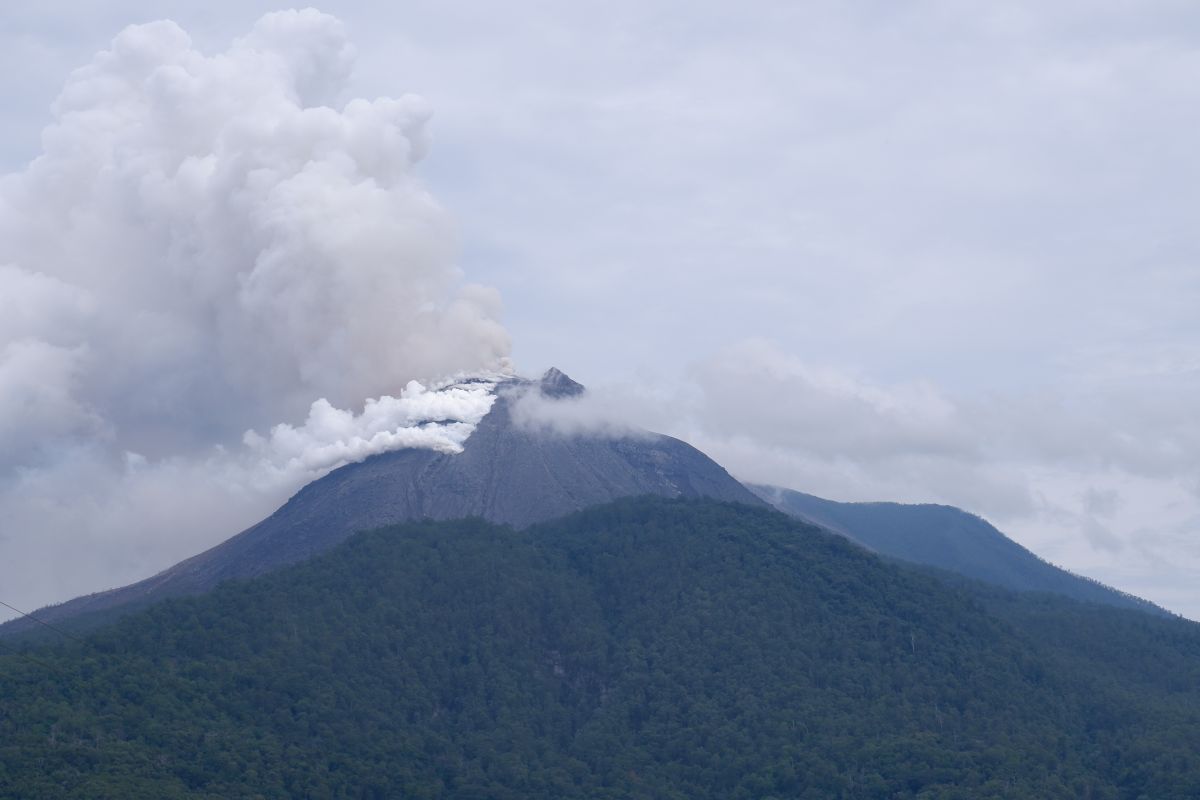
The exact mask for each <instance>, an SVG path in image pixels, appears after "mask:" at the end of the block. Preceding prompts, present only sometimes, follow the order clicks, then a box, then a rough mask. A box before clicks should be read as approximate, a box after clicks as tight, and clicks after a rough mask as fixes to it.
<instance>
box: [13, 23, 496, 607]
mask: <svg viewBox="0 0 1200 800" xmlns="http://www.w3.org/2000/svg"><path fill="white" fill-rule="evenodd" d="M353 61H354V52H353V49H352V47H351V45H350V44H349V43H348V41H347V39H346V36H345V33H344V31H343V28H342V26H341V24H340V23H339V22H338V21H337V20H336V19H334V18H332V17H329V16H326V15H323V14H320V13H318V12H316V11H312V10H306V11H288V12H280V13H276V14H269V15H267V16H265V17H263V18H262V19H261V20H260V21H259V22H258V23H257V24H256V25H255V26H254V28H253V30H251V32H250V33H249V34H248V35H247V36H245V37H244V38H241V39H238V40H236V41H234V42H233V43H232V45H230V46H229V48H228V49H226V50H225V51H224V52H221V53H217V54H212V55H206V54H204V53H201V52H199V51H197V50H196V49H195V48H194V47H193V46H192V43H191V41H190V39H189V37H188V35H187V34H186V33H185V32H184V31H183V30H182V29H180V28H179V26H177V25H176V24H175V23H173V22H167V21H164V22H156V23H151V24H148V25H139V26H135V27H131V28H128V29H126V30H125V31H123V32H122V33H121V34H120V35H118V36H117V37H116V39H114V40H113V43H112V46H111V48H110V49H108V50H106V51H104V52H101V53H99V54H98V55H96V57H95V58H94V59H93V61H92V62H91V63H90V64H88V65H87V66H85V67H83V68H81V69H79V70H76V71H75V72H74V73H73V74H72V75H71V76H70V78H69V79H68V80H67V83H66V86H65V88H64V89H63V91H62V93H61V95H60V97H59V98H58V100H57V102H56V103H55V105H54V107H53V120H52V122H51V124H50V125H49V126H48V127H47V128H46V129H45V131H44V133H43V136H42V152H41V154H40V155H39V156H38V157H37V158H36V159H34V160H33V161H32V162H31V163H30V164H29V165H28V166H27V167H26V168H25V169H24V170H23V171H21V172H18V173H15V174H11V175H7V176H4V177H3V178H0V547H2V548H3V553H4V554H5V558H4V559H2V560H0V586H4V587H5V594H6V596H7V597H6V599H10V598H11V599H12V600H19V601H20V602H24V603H25V604H26V605H38V604H41V603H44V602H47V601H51V600H56V599H65V597H67V596H69V595H73V594H77V593H80V592H83V591H88V590H94V589H98V588H102V587H104V586H109V585H114V584H118V583H122V582H125V581H127V580H131V579H134V578H137V577H140V576H141V575H144V574H146V573H147V572H149V571H152V570H153V569H156V568H160V567H162V566H165V565H166V564H167V563H169V562H170V561H172V560H174V559H177V558H180V557H184V556H187V555H189V554H191V553H192V552H195V551H196V550H197V549H199V548H200V547H202V546H205V545H208V544H212V543H213V542H214V541H216V540H219V539H220V538H223V537H224V536H226V535H229V534H232V533H234V532H236V530H237V529H238V528H239V527H241V526H243V525H246V524H249V523H251V522H253V521H255V520H256V519H257V518H259V517H261V516H262V515H264V514H265V513H267V512H269V511H270V510H271V509H272V507H273V506H274V505H275V504H276V503H278V502H279V501H280V500H281V499H282V498H283V497H286V495H287V493H289V492H291V491H293V490H295V489H296V488H298V486H299V485H301V484H303V483H304V482H306V481H307V480H310V479H312V478H313V477H316V476H318V475H320V474H322V473H323V472H325V471H327V470H329V469H331V468H333V467H336V466H338V465H340V464H343V463H346V462H348V461H353V460H358V459H361V458H364V457H366V456H367V455H370V454H372V453H376V452H381V451H383V450H388V449H394V448H398V447H427V448H432V449H436V450H440V451H443V452H454V451H456V450H458V449H460V448H461V445H462V442H463V440H464V439H465V438H466V437H467V436H468V435H469V434H470V431H471V430H472V429H473V427H474V425H475V424H476V423H477V422H478V421H479V419H480V418H481V417H482V416H483V414H485V413H486V412H487V410H488V408H489V407H490V405H491V402H492V395H491V393H490V392H491V389H492V388H493V384H492V383H459V384H452V385H440V386H435V387H434V388H433V389H426V388H425V387H424V386H423V385H421V384H419V383H415V382H412V383H410V381H414V379H418V378H420V379H426V380H427V379H429V378H436V377H438V376H442V375H449V374H464V375H465V374H471V375H477V374H485V375H492V376H495V375H497V374H498V373H499V372H503V371H504V370H506V369H507V357H508V354H509V349H510V348H509V339H508V335H507V333H506V332H505V330H504V328H503V327H502V326H501V324H500V322H499V312H500V302H499V296H498V294H497V293H496V292H495V291H494V290H491V289H488V288H485V287H481V286H474V285H468V284H465V283H464V282H463V277H462V275H461V274H460V272H459V270H458V269H457V268H456V267H455V265H454V262H453V255H454V237H453V233H452V230H451V226H450V224H449V221H448V219H447V217H446V215H445V213H444V212H443V211H442V209H441V208H440V207H439V206H438V204H437V203H436V202H435V201H434V200H433V199H432V198H431V196H430V195H429V194H428V192H427V191H426V190H425V189H424V188H423V187H422V185H421V183H420V182H419V181H418V180H417V178H416V176H415V174H414V169H415V167H416V165H417V163H418V162H419V161H420V160H421V158H422V157H423V156H424V155H425V153H426V151H427V150H428V147H429V136H428V133H427V130H426V123H427V121H428V118H429V113H430V112H429V109H428V107H427V105H426V103H425V102H424V101H423V100H422V99H421V98H419V97H415V96H412V95H404V96H402V97H400V98H399V99H389V98H382V99H377V100H373V101H368V100H362V99H348V101H347V99H346V98H343V97H342V93H343V92H344V87H345V85H346V80H347V78H348V76H349V75H350V72H351V69H352V66H353ZM365 398H378V399H374V400H366V402H365V407H364V406H363V405H362V404H363V403H364V399H365ZM314 400H316V401H315V402H314ZM359 407H362V411H361V412H359V413H356V412H355V411H353V410H351V409H355V408H359ZM306 412H307V415H308V416H307V419H305V421H304V422H303V423H301V424H299V425H291V424H287V423H286V422H284V423H280V421H281V420H285V421H286V420H299V419H302V418H304V415H305V413H306ZM271 426H274V427H271ZM248 430H258V431H267V432H266V433H264V434H259V433H246V431H248Z"/></svg>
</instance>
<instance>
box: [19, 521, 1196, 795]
mask: <svg viewBox="0 0 1200 800" xmlns="http://www.w3.org/2000/svg"><path fill="white" fill-rule="evenodd" d="M1081 620H1082V621H1083V622H1084V623H1086V624H1080V621H1081ZM1131 648H1133V649H1136V650H1137V652H1136V653H1130V652H1123V651H1128V650H1129V649H1131ZM1198 667H1200V628H1198V626H1196V625H1193V624H1191V623H1187V622H1185V621H1182V620H1176V619H1163V618H1157V617H1153V616H1150V615H1146V614H1140V613H1126V612H1121V611H1118V610H1107V611H1106V612H1105V613H1098V610H1097V609H1095V608H1094V607H1087V606H1079V605H1077V604H1074V603H1071V602H1070V601H1066V600H1063V601H1054V600H1052V599H1047V598H1044V597H1040V598H1032V599H1029V598H1022V597H1020V596H1018V595H1010V594H1005V593H1000V592H991V593H989V592H982V593H979V592H973V591H971V590H970V589H969V588H956V587H952V586H948V585H946V584H944V583H942V582H940V581H938V580H935V579H933V578H930V577H928V576H925V575H922V574H918V573H916V572H914V571H912V570H910V569H908V568H906V567H903V566H901V565H898V564H895V563H891V562H887V561H884V560H881V559H879V558H878V557H876V556H874V555H872V554H870V553H868V552H866V551H865V550H863V549H861V548H859V547H857V546H855V545H852V544H851V543H849V542H847V541H845V540H844V539H842V538H840V537H837V536H832V535H829V534H827V533H824V532H822V531H818V530H816V529H813V528H811V527H809V526H807V525H804V524H802V523H800V522H797V521H796V520H794V519H789V518H787V517H785V516H783V515H781V514H778V513H776V512H774V511H770V510H766V509H761V508H752V507H747V506H739V505H731V504H722V503H716V502H712V501H682V500H662V499H652V498H643V499H635V500H625V501H620V502H617V503H615V504H611V505H607V506H602V507H597V508H593V509H589V510H587V511H584V512H581V513H578V514H575V515H572V516H569V517H566V518H564V519H560V520H556V521H552V522H548V523H545V524H541V525H537V526H533V527H531V528H527V529H523V530H514V529H512V528H507V527H499V526H495V525H492V524H489V523H486V522H483V521H480V520H474V521H471V520H468V521H457V522H443V523H431V522H426V523H412V524H408V525H404V526H400V527H392V528H385V529H380V530H376V531H371V532H367V533H363V534H359V535H357V536H354V537H352V538H351V539H349V540H348V541H346V542H343V543H342V544H341V545H340V546H338V547H336V548H335V549H333V550H332V551H330V552H328V553H326V554H324V555H322V556H319V557H317V558H314V559H312V560H310V561H307V562H305V563H303V564H298V565H295V566H292V567H289V568H287V569H284V570H280V571H277V572H274V573H272V574H270V575H266V576H263V577H260V578H257V579H255V580H251V581H241V582H232V583H227V584H224V585H222V586H220V587H219V588H217V589H216V590H215V591H213V592H210V593H209V594H206V595H203V596H199V597H190V598H180V599H175V600H170V601H167V602H165V603H162V604H159V605H157V606H155V607H154V608H152V609H150V610H148V611H146V612H143V613H141V614H138V615H134V616H130V617H127V618H125V619H124V620H123V621H121V622H120V623H118V624H117V625H115V626H113V627H111V628H108V629H105V630H103V631H100V632H97V633H94V634H92V635H90V636H89V637H88V639H87V640H86V642H82V643H80V642H68V643H66V644H64V645H61V646H58V647H55V648H44V647H43V648H41V649H38V650H34V651H31V652H29V653H28V654H26V655H25V656H19V655H9V656H5V657H2V658H0V676H2V677H0V687H2V695H3V697H4V700H5V702H4V704H3V706H2V713H0V797H5V798H9V797H12V798H16V797H19V798H23V800H33V799H35V798H56V799H57V798H84V797H86V798H151V797H153V798H227V797H263V798H290V797H345V798H350V797H353V798H394V797H414V798H433V797H455V798H514V800H515V798H541V797H544V798H572V797H576V798H596V797H599V798H605V797H608V798H629V797H634V798H770V797H774V798H831V797H832V798H838V797H841V798H917V797H920V798H1018V797H1020V798H1025V797H1038V798H1072V799H1074V798H1079V797H1093V798H1130V799H1131V800H1134V799H1135V798H1142V797H1146V798H1156V799H1162V798H1194V797H1196V796H1200V758H1198V757H1197V755H1196V752H1195V749H1194V743H1195V742H1196V741H1200V691H1198V688H1197V687H1200V672H1198Z"/></svg>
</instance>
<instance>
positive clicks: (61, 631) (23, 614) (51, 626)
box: [0, 600, 86, 643]
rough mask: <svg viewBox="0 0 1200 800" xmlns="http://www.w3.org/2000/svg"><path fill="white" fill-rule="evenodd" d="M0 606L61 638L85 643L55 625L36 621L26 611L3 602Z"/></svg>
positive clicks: (0, 602) (35, 618)
mask: <svg viewBox="0 0 1200 800" xmlns="http://www.w3.org/2000/svg"><path fill="white" fill-rule="evenodd" d="M0 606H4V607H5V608H10V609H12V610H13V611H15V612H17V613H18V614H20V615H21V616H23V617H28V618H29V619H31V620H33V621H34V622H36V623H37V624H39V625H44V626H45V627H47V628H49V629H50V630H52V631H54V632H55V633H60V634H62V635H63V636H66V637H67V638H68V639H74V640H75V641H77V642H85V640H84V639H83V638H81V637H79V636H76V635H75V634H73V633H68V632H67V631H64V630H63V629H62V628H60V627H58V626H57V625H51V624H50V623H49V622H46V621H45V620H42V619H38V618H37V617H35V616H34V615H33V614H30V613H29V612H27V611H22V610H21V609H19V608H17V607H16V606H14V605H9V604H8V603H6V602H4V601H3V600H0ZM85 643H86V642H85Z"/></svg>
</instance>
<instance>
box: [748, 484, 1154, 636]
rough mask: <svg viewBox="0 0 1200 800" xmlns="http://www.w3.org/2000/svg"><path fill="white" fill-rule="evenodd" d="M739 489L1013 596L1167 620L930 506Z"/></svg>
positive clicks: (972, 520) (893, 554) (979, 524)
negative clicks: (1058, 598) (1041, 596)
mask: <svg viewBox="0 0 1200 800" xmlns="http://www.w3.org/2000/svg"><path fill="white" fill-rule="evenodd" d="M746 487H747V488H749V489H750V490H751V491H753V492H754V493H755V494H757V495H758V496H759V497H760V498H762V499H763V500H765V501H766V502H768V503H770V504H771V505H772V506H774V507H775V508H777V509H779V510H780V511H783V512H784V513H786V514H790V515H791V516H794V517H796V518H798V519H802V520H804V521H807V522H810V523H812V524H816V525H820V526H821V527H824V528H826V529H828V530H831V531H834V532H835V533H839V534H841V535H843V536H845V537H847V538H849V539H850V540H852V541H855V542H857V543H858V544H860V545H862V546H863V547H866V548H867V549H869V550H871V551H873V552H876V553H879V554H880V555H883V556H887V557H890V558H896V559H900V560H901V561H907V562H910V563H914V564H921V565H924V566H928V567H933V568H936V569H941V570H946V571H948V572H952V573H955V574H957V575H962V576H965V577H967V578H972V579H975V580H981V581H984V582H986V583H991V584H994V585H997V586H1001V587H1004V588H1006V589H1011V590H1013V591H1018V592H1049V593H1052V594H1059V595H1062V596H1065V597H1070V598H1072V599H1075V600H1081V601H1084V602H1090V603H1098V604H1100V605H1106V606H1112V607H1116V608H1128V609H1136V610H1138V611H1144V612H1147V613H1150V614H1157V615H1162V616H1174V615H1173V614H1171V612H1169V611H1167V610H1166V609H1163V608H1161V607H1159V606H1157V605H1155V604H1154V603H1151V602H1150V601H1148V600H1144V599H1142V598H1140V597H1136V596H1135V595H1132V594H1128V593H1126V592H1122V591H1120V590H1119V589H1114V588H1112V587H1110V586H1106V585H1105V584H1103V583H1100V582H1099V581H1096V580H1093V579H1091V578H1087V577H1085V576H1082V575H1076V574H1075V573H1073V572H1070V571H1068V570H1065V569H1063V568H1061V567H1058V566H1055V565H1054V564H1051V563H1050V562H1048V561H1046V560H1045V559H1043V558H1041V557H1040V556H1038V555H1037V554H1036V553H1034V552H1033V551H1031V550H1029V549H1028V548H1026V547H1023V546H1022V545H1020V544H1019V543H1017V542H1015V541H1013V540H1012V539H1010V538H1008V537H1007V536H1005V535H1004V534H1003V533H1002V532H1001V531H1000V530H998V529H997V528H996V527H995V526H993V525H992V524H991V523H989V522H988V521H987V520H985V519H983V518H982V517H980V516H979V515H977V514H972V513H971V512H969V511H964V510H963V509H960V508H956V507H954V506H948V505H939V504H933V503H914V504H906V503H889V502H879V501H873V502H865V503H840V502H837V501H834V500H826V499H825V498H822V497H817V496H816V495H811V494H806V493H804V492H798V491H795V490H793V489H784V488H782V487H778V486H768V485H764V484H746Z"/></svg>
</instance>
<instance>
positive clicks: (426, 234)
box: [0, 0, 1200, 619]
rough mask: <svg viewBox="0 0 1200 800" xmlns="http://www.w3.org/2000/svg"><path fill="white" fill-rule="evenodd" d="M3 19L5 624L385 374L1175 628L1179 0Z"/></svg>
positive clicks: (1182, 339)
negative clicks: (1078, 579) (673, 452)
mask: <svg viewBox="0 0 1200 800" xmlns="http://www.w3.org/2000/svg"><path fill="white" fill-rule="evenodd" d="M24 5H26V6H28V7H24V8H21V7H17V6H15V5H13V4H9V6H6V7H5V8H4V9H3V10H0V75H3V76H5V77H3V78H0V85H2V86H3V93H2V94H0V98H3V100H2V103H0V113H2V114H3V120H4V124H3V125H0V174H4V175H5V177H4V178H3V179H2V180H0V442H3V445H4V446H3V447H2V448H0V451H2V452H0V520H3V521H0V588H2V589H3V595H4V596H2V597H0V599H4V600H5V601H6V602H11V603H13V604H14V605H18V606H19V607H23V608H27V607H36V606H40V605H43V604H45V603H48V602H53V601H60V600H65V599H68V598H69V597H72V596H74V595H77V594H80V593H82V592H87V591H94V590H97V589H102V588H107V587H110V586H115V585H120V584H123V583H127V582H129V581H131V580H134V579H137V578H140V577H144V576H145V575H147V574H150V573H152V572H153V571H155V570H157V569H161V568H163V567H166V566H168V565H170V564H171V563H174V562H175V561H177V560H179V559H181V558H183V557H186V556H188V555H191V554H193V553H195V552H197V551H198V550H200V549H203V548H204V547H207V546H210V545H212V544H215V543H216V542H218V541H221V540H222V539H224V538H226V537H227V536H228V535H230V534H232V533H233V532H236V531H237V530H239V529H240V528H241V527H244V526H245V525H248V524H250V523H252V522H254V521H256V520H257V519H258V518H260V517H261V516H263V515H264V514H265V513H269V511H270V510H271V509H272V508H273V507H274V506H275V505H277V504H278V503H279V502H280V501H281V500H282V499H284V498H286V496H287V494H288V493H289V492H291V491H294V489H295V488H297V483H299V482H301V481H303V480H305V479H307V478H309V477H312V476H313V475H315V474H318V473H319V470H320V469H321V468H323V467H320V466H319V465H318V466H317V467H313V469H308V468H307V467H305V468H304V469H299V470H297V469H294V468H293V467H294V463H293V460H292V459H293V457H294V453H295V447H296V442H297V441H302V442H307V441H310V440H312V441H316V442H318V443H320V444H321V446H327V445H330V444H331V443H336V442H340V441H343V438H344V436H345V435H346V431H347V430H355V431H358V430H360V428H363V427H364V426H366V427H369V426H375V428H372V430H373V431H375V432H376V433H377V432H378V431H377V428H378V426H379V424H380V422H379V420H380V419H381V416H380V414H381V413H383V412H381V411H380V409H385V410H386V414H384V417H386V419H388V420H392V421H396V420H400V421H401V422H403V421H405V420H408V421H411V420H412V419H420V418H422V417H420V415H419V414H417V415H416V416H413V412H412V408H414V407H417V406H420V407H422V408H424V404H426V403H427V402H434V401H432V400H428V398H427V397H426V395H427V393H426V391H425V386H419V385H418V386H412V385H410V384H409V381H411V380H414V379H415V380H421V381H424V382H425V384H426V385H428V384H429V383H430V381H431V380H434V379H437V378H440V377H443V376H445V375H450V374H453V373H455V372H459V371H477V370H480V369H487V370H503V369H508V368H515V369H517V370H518V371H519V372H521V373H523V374H537V373H539V372H540V371H541V370H543V369H545V368H546V367H549V366H551V365H553V366H558V367H560V368H562V369H563V370H565V371H567V372H568V373H570V374H571V375H572V377H574V378H576V379H578V380H580V381H582V382H583V383H585V384H587V385H588V386H589V387H590V388H591V389H592V390H593V393H594V395H595V397H596V402H597V403H600V404H603V405H604V406H605V408H606V410H607V411H606V413H609V414H619V415H621V416H622V417H623V418H627V419H628V420H630V421H631V422H634V423H636V424H640V425H644V426H646V427H649V428H651V429H654V430H660V431H663V432H667V433H671V434H674V435H678V436H681V437H682V438H685V439H687V440H688V441H691V442H692V443H693V444H695V445H697V446H698V447H700V448H701V449H703V450H705V451H706V452H708V453H709V454H710V455H712V456H713V457H714V458H716V459H717V460H718V461H720V462H721V463H722V464H723V465H725V466H726V467H727V468H728V469H729V470H730V471H731V472H733V473H734V474H735V475H736V476H738V477H739V478H742V479H745V480H752V481H757V482H767V483H773V484H777V485H782V486H787V487H790V488H794V489H798V490H801V491H806V492H811V493H814V494H819V495H822V496H825V497H829V498H832V499H836V500H897V501H903V502H938V503H947V504H952V505H956V506H960V507H963V508H966V509H968V510H970V511H973V512H975V513H978V514H980V515H982V516H984V517H985V518H987V519H988V520H989V521H991V522H993V523H994V524H996V525H997V526H998V527H999V528H1000V529H1001V530H1003V531H1004V532H1005V533H1007V534H1008V535H1010V536H1011V537H1013V538H1014V539H1016V540H1017V541H1019V542H1021V543H1022V544H1024V545H1025V546H1027V547H1029V548H1030V549H1032V550H1033V551H1034V552H1036V553H1038V554H1039V555H1041V556H1043V557H1044V558H1047V559H1049V560H1050V561H1052V562H1054V563H1056V564H1059V565H1061V566H1064V567H1067V568H1069V569H1071V570H1073V571H1076V572H1079V573H1083V574H1086V575H1089V576H1091V577H1094V578H1097V579H1099V580H1102V581H1104V582H1106V583H1109V584H1111V585H1114V586H1116V587H1117V588H1120V589H1123V590H1125V591H1129V592H1132V593H1134V594H1137V595H1140V596H1143V597H1146V598H1148V599H1151V600H1153V601H1155V602H1158V603H1160V604H1162V605H1164V606H1166V607H1167V608H1169V609H1171V610H1174V611H1176V612H1179V613H1182V614H1184V615H1186V616H1189V617H1191V618H1193V619H1200V580H1197V575H1198V574H1200V420H1198V418H1197V413H1196V409H1197V408H1198V407H1200V314H1198V313H1197V310H1200V263H1198V261H1197V259H1198V257H1200V235H1198V234H1197V233H1196V226H1195V224H1194V216H1195V213H1196V210H1197V208H1200V202H1198V201H1200V180H1198V178H1200V175H1198V172H1200V149H1198V148H1196V146H1195V131H1196V130H1198V129H1200V124H1198V123H1200V119H1198V117H1200V33H1197V31H1200V10H1197V9H1196V7H1195V6H1194V4H1191V3H1186V2H1182V1H1179V2H1169V1H1167V0H1145V1H1144V2H1137V3H1132V2H1126V1H1121V2H1118V1H1117V0H1100V2H1088V3H1083V2H1070V1H1064V2H1060V3H1054V4H1046V3H1039V2H1025V1H1024V0H1016V1H1015V2H1011V3H1005V4H993V6H991V7H982V6H980V4H977V3H966V2H945V1H943V2H914V3H906V4H895V3H885V2H836V3H835V2H811V3H770V2H762V3H755V4H751V5H748V6H747V5H744V4H743V5H741V6H737V7H734V6H733V5H731V4H728V3H706V2H689V3H686V4H685V3H681V2H680V3H677V2H666V1H664V2H657V3H644V2H642V3H634V2H624V0H609V1H608V2H605V3H603V4H601V3H593V2H586V1H585V2H579V3H570V4H565V3H545V2H519V1H518V2H513V3H507V4H486V3H455V2H437V3H434V2H407V3H382V2H349V1H348V0H347V1H346V2H329V3H325V4H323V5H321V6H320V9H321V11H322V12H325V14H327V15H330V16H320V15H318V14H316V13H315V12H311V13H309V12H305V13H284V14H275V15H274V16H270V17H267V18H265V19H262V20H261V21H260V18H262V17H263V15H264V14H268V13H270V12H277V11H280V10H281V8H285V7H281V6H279V5H277V4H275V3H261V2H255V1H254V0H241V1H240V2H237V3H233V2H225V0H211V1H210V2H206V3H203V4H201V3H196V2H171V1H170V0H158V1H157V2H153V3H150V2H143V1H142V0H119V1H117V2H111V3H105V4H79V3H74V2H72V3H67V2H60V1H59V0H48V1H47V2H42V3H39V4H36V7H34V4H24ZM156 20H172V21H173V23H174V24H165V23H159V24H154V25H150V26H148V27H136V28H133V29H130V30H128V31H126V28H127V27H128V26H130V25H144V24H146V23H152V22H154V21H156ZM122 31H125V33H122ZM114 37H117V38H114ZM381 98H382V99H381ZM404 392H407V394H404ZM384 398H394V401H393V402H389V400H386V399H384ZM368 399H376V401H375V404H374V405H372V406H369V407H364V403H365V402H366V401H367V400H368ZM318 401H324V405H321V404H320V403H319V402H318ZM436 402H441V401H436ZM369 409H373V410H372V411H371V412H370V414H368V410H369ZM388 414H394V415H398V416H388ZM406 415H407V416H406ZM331 421H332V422H331ZM397 424H400V422H397ZM247 431H253V432H254V433H253V434H252V435H247V433H246V432H247ZM275 432H278V435H276V434H275ZM291 432H298V433H295V435H293V433H291ZM339 437H343V438H339ZM289 448H290V449H289ZM321 463H322V464H323V463H324V462H321ZM289 465H291V466H289ZM326 466H327V464H326ZM314 470H315V471H314Z"/></svg>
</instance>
